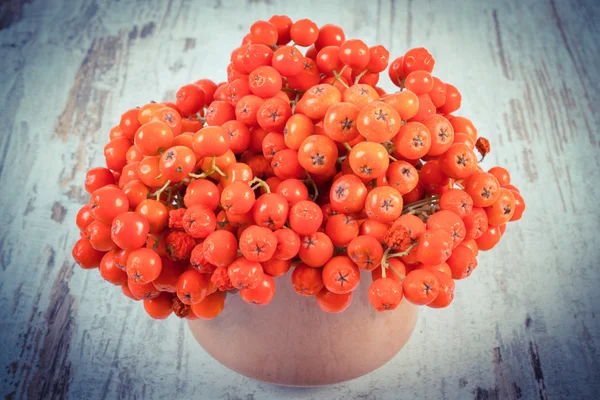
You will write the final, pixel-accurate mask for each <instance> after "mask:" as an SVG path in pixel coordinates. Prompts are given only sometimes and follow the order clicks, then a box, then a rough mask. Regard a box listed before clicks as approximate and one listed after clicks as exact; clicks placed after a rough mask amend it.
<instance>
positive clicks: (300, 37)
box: [290, 19, 319, 47]
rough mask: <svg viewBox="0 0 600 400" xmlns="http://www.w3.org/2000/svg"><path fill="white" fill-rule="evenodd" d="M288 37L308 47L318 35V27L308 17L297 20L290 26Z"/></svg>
mask: <svg viewBox="0 0 600 400" xmlns="http://www.w3.org/2000/svg"><path fill="white" fill-rule="evenodd" d="M290 37H291V38H292V41H294V43H296V44H297V45H299V46H304V47H308V46H310V45H312V44H314V43H315V41H316V40H317V38H318V37H319V27H317V25H316V24H315V23H314V22H312V21H311V20H309V19H301V20H298V21H296V22H294V24H293V25H292V27H291V28H290Z"/></svg>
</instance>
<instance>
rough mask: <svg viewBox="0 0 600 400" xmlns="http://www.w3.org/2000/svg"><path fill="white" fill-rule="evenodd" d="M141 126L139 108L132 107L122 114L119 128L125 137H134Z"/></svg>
mask: <svg viewBox="0 0 600 400" xmlns="http://www.w3.org/2000/svg"><path fill="white" fill-rule="evenodd" d="M139 127H140V121H139V120H138V109H137V108H132V109H130V110H127V111H125V112H124V113H123V114H122V115H121V121H120V122H119V129H120V131H121V134H122V135H123V137H125V138H127V139H132V138H133V135H134V134H135V131H136V130H137V129H138V128H139Z"/></svg>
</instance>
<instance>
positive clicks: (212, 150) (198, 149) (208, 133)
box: [193, 126, 229, 158]
mask: <svg viewBox="0 0 600 400" xmlns="http://www.w3.org/2000/svg"><path fill="white" fill-rule="evenodd" d="M226 138H227V132H225V130H224V129H223V128H221V127H220V126H207V127H205V128H202V129H200V130H199V131H198V132H196V134H195V135H194V143H193V147H194V153H196V156H197V157H198V158H202V157H212V156H215V157H220V156H222V155H223V154H225V153H226V152H227V150H229V144H228V141H227V139H226Z"/></svg>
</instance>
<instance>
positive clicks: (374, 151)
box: [348, 142, 390, 179]
mask: <svg viewBox="0 0 600 400" xmlns="http://www.w3.org/2000/svg"><path fill="white" fill-rule="evenodd" d="M348 159H349V160H350V167H351V168H352V171H353V172H354V174H356V175H357V176H358V177H360V178H363V179H377V178H380V177H382V176H385V173H386V171H387V168H388V166H389V163H390V160H389V155H388V152H387V150H386V149H385V147H383V145H381V144H379V143H375V142H360V143H358V144H356V145H355V146H354V147H353V148H352V151H350V154H349V155H348Z"/></svg>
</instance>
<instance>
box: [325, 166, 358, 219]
mask: <svg viewBox="0 0 600 400" xmlns="http://www.w3.org/2000/svg"><path fill="white" fill-rule="evenodd" d="M366 199H367V187H366V186H365V184H364V183H363V182H362V181H361V180H360V179H359V178H358V177H357V176H355V175H342V176H341V177H339V178H338V179H337V180H335V181H334V183H333V185H332V186H331V190H330V192H329V200H330V202H331V206H332V207H333V209H334V210H336V211H337V212H340V213H345V214H352V213H355V212H358V211H360V210H361V209H362V208H363V207H364V205H365V201H366Z"/></svg>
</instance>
